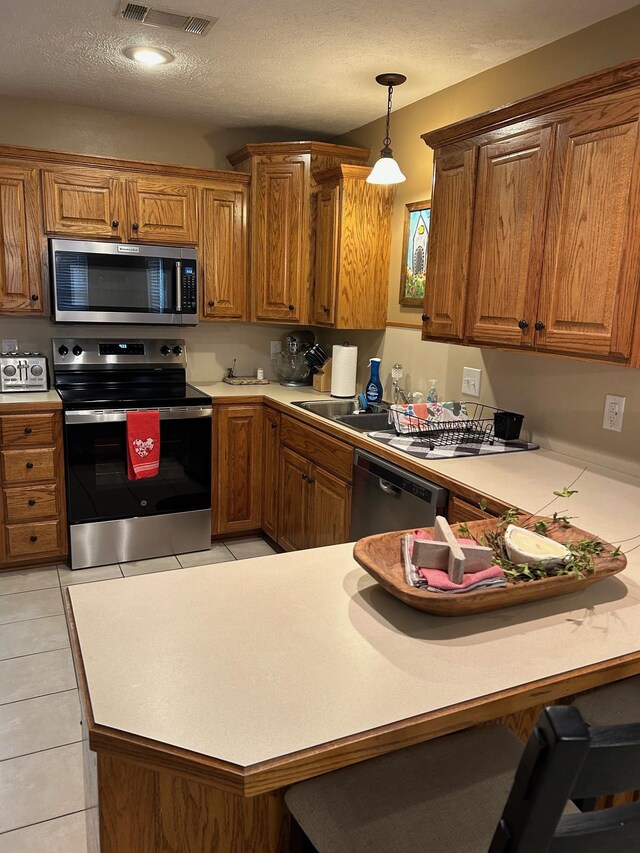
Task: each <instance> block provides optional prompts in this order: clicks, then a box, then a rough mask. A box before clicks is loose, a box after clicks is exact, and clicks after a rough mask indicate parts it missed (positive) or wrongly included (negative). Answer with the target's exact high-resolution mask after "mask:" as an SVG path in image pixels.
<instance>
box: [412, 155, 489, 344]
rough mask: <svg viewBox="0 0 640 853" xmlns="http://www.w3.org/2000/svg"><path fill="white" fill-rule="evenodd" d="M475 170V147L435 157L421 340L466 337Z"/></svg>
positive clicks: (459, 338) (454, 339)
mask: <svg viewBox="0 0 640 853" xmlns="http://www.w3.org/2000/svg"><path fill="white" fill-rule="evenodd" d="M476 168H477V149H476V148H468V149H467V150H466V151H459V152H453V153H448V152H447V151H446V150H445V151H442V152H437V153H436V158H435V164H434V184H433V199H432V203H431V229H430V234H429V251H428V254H427V271H426V282H427V285H426V287H425V296H424V317H423V327H422V338H423V340H430V339H432V338H434V339H444V340H451V341H461V340H462V339H463V338H464V322H465V309H466V299H467V286H468V279H469V253H470V249H471V227H472V225H473V198H474V194H475V187H476ZM452 247H455V250H453V248H452Z"/></svg>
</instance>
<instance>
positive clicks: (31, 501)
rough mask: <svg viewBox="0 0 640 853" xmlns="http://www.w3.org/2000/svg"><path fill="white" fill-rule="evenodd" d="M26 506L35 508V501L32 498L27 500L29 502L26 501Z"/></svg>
mask: <svg viewBox="0 0 640 853" xmlns="http://www.w3.org/2000/svg"><path fill="white" fill-rule="evenodd" d="M28 504H29V506H35V505H36V502H35V499H34V498H29V500H28Z"/></svg>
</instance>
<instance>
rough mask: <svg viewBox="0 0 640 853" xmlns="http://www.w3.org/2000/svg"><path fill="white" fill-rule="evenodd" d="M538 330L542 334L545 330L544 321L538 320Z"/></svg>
mask: <svg viewBox="0 0 640 853" xmlns="http://www.w3.org/2000/svg"><path fill="white" fill-rule="evenodd" d="M535 327H536V329H537V330H538V331H539V332H541V331H542V330H543V329H544V323H543V322H542V320H536V326H535Z"/></svg>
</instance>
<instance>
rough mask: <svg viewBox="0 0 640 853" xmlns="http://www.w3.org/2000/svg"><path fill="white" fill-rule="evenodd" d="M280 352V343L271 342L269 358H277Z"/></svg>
mask: <svg viewBox="0 0 640 853" xmlns="http://www.w3.org/2000/svg"><path fill="white" fill-rule="evenodd" d="M281 352H282V341H271V358H277V357H278V355H279V354H280V353H281Z"/></svg>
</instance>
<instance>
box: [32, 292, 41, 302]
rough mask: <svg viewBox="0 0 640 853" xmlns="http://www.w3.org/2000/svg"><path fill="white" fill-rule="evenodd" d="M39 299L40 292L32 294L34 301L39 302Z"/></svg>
mask: <svg viewBox="0 0 640 853" xmlns="http://www.w3.org/2000/svg"><path fill="white" fill-rule="evenodd" d="M39 299H40V297H39V296H38V294H37V293H33V294H32V295H31V301H32V302H37V301H38V300H39Z"/></svg>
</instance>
